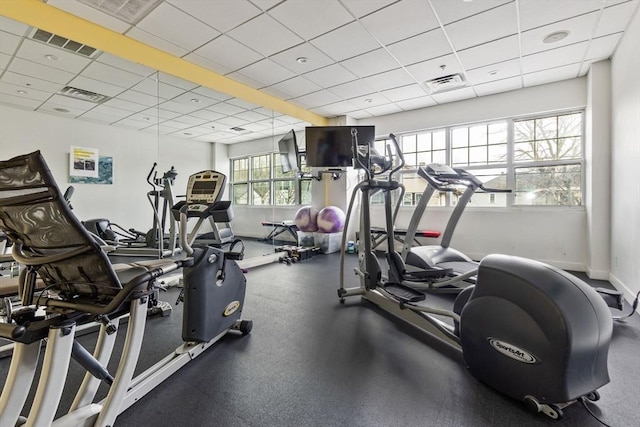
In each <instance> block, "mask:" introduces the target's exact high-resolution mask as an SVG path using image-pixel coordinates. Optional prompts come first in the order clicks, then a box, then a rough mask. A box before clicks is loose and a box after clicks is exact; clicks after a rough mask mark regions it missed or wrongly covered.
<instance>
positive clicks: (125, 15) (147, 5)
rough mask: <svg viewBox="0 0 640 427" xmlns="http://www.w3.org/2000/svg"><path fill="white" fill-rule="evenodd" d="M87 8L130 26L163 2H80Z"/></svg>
mask: <svg viewBox="0 0 640 427" xmlns="http://www.w3.org/2000/svg"><path fill="white" fill-rule="evenodd" d="M79 1H80V3H84V4H86V5H87V6H91V7H93V8H94V9H98V10H99V11H100V12H104V13H106V14H107V15H111V16H113V17H114V18H118V19H120V20H121V21H124V22H127V23H129V24H132V25H134V24H137V23H138V22H140V21H141V20H142V18H144V17H145V16H147V15H148V14H149V12H151V11H152V10H153V9H155V7H156V6H158V5H159V4H160V2H161V0H79Z"/></svg>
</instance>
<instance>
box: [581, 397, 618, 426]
mask: <svg viewBox="0 0 640 427" xmlns="http://www.w3.org/2000/svg"><path fill="white" fill-rule="evenodd" d="M588 401H589V399H587V398H586V397H584V396H582V397H581V398H580V402H582V406H584V408H585V409H586V410H587V412H588V413H589V414H590V415H591V416H592V417H593V418H595V420H596V421H598V422H599V423H600V424H602V425H603V426H605V427H611V426H610V425H609V424H607V423H605V422H604V421H602V420H601V419H600V418H598V416H597V415H596V414H595V413H594V412H593V411H592V410H591V408H589V405H587V402H588Z"/></svg>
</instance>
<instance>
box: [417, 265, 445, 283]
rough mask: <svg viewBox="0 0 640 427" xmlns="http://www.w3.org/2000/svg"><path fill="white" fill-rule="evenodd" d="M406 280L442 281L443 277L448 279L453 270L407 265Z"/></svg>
mask: <svg viewBox="0 0 640 427" xmlns="http://www.w3.org/2000/svg"><path fill="white" fill-rule="evenodd" d="M405 272H406V278H407V279H408V280H412V279H413V280H418V281H419V280H431V279H442V278H443V277H447V276H449V275H452V274H453V269H452V268H441V267H437V266H436V267H431V268H420V267H415V266H412V265H407V266H406V267H405Z"/></svg>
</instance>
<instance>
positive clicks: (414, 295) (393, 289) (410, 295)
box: [383, 283, 427, 303]
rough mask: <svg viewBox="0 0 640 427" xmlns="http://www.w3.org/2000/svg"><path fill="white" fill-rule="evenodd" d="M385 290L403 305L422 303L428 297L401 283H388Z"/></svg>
mask: <svg viewBox="0 0 640 427" xmlns="http://www.w3.org/2000/svg"><path fill="white" fill-rule="evenodd" d="M383 289H384V290H385V291H387V292H388V293H390V294H391V295H393V297H394V298H396V299H397V300H398V301H400V302H402V303H414V302H420V301H424V300H425V298H426V297H427V295H426V294H425V293H424V292H421V291H419V290H417V289H413V288H410V287H409V286H405V285H402V284H400V283H386V284H385V285H384V287H383Z"/></svg>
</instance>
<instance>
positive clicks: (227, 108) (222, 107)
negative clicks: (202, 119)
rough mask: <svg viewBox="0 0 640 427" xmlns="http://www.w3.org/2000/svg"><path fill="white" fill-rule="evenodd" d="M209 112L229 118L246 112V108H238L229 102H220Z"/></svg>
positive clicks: (210, 108)
mask: <svg viewBox="0 0 640 427" xmlns="http://www.w3.org/2000/svg"><path fill="white" fill-rule="evenodd" d="M207 110H209V111H213V112H214V113H219V114H224V115H228V116H230V115H232V114H238V113H242V112H243V111H245V109H244V108H240V107H236V106H235V105H231V104H229V103H227V102H219V103H217V104H215V105H212V106H211V107H208V108H207Z"/></svg>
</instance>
